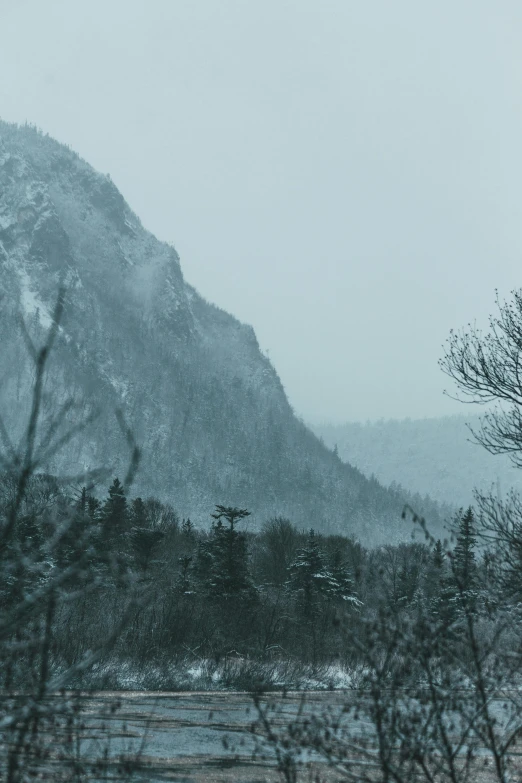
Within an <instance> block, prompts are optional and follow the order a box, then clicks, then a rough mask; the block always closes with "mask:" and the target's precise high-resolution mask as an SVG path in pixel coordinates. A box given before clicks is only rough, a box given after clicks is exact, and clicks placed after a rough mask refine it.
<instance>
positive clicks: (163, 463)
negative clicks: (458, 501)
mask: <svg viewBox="0 0 522 783" xmlns="http://www.w3.org/2000/svg"><path fill="white" fill-rule="evenodd" d="M60 284H63V285H65V287H66V304H65V312H64V318H63V322H62V329H61V332H60V339H59V341H58V346H57V349H56V352H55V354H54V356H53V365H52V368H51V371H50V372H49V376H48V390H49V393H50V396H49V406H51V407H52V405H56V404H57V403H59V402H63V400H64V399H66V398H67V396H69V395H72V396H74V397H75V399H77V400H78V401H80V402H81V406H82V410H83V411H84V412H85V411H90V410H99V411H100V414H99V417H98V419H97V421H96V423H95V424H94V425H93V427H91V428H90V430H89V431H88V432H86V433H84V434H83V435H82V436H81V438H79V439H78V440H77V441H76V442H75V443H74V444H71V445H69V446H68V447H67V449H66V451H65V452H64V453H63V454H62V455H61V456H60V457H59V458H57V459H55V461H54V464H52V465H51V466H50V468H51V469H53V470H55V471H63V470H67V472H70V471H71V469H77V468H82V467H85V466H88V467H92V466H94V465H97V464H100V463H104V464H105V463H108V464H110V466H111V471H112V473H120V474H121V473H122V472H123V469H124V467H123V466H124V462H125V443H124V438H123V436H122V433H121V432H120V430H119V428H118V426H117V423H116V421H115V417H114V410H115V409H116V408H119V409H121V410H122V411H123V413H124V415H125V418H126V420H127V422H128V423H129V425H130V426H131V428H132V430H133V432H134V433H135V437H136V439H137V441H138V442H139V443H140V445H141V446H142V448H143V460H142V465H141V469H140V472H139V474H138V478H137V483H136V487H135V491H136V492H139V493H141V494H144V495H149V494H153V495H156V496H158V497H160V498H162V499H165V500H169V501H170V502H172V503H173V504H174V506H175V507H176V508H177V509H178V510H179V512H180V513H181V514H183V515H187V514H189V515H191V516H192V517H193V518H195V519H196V521H200V522H202V521H205V522H206V520H207V519H208V514H209V512H210V511H211V510H212V508H213V505H214V504H215V503H224V504H237V505H241V506H246V507H248V508H250V509H251V511H252V512H253V520H254V524H259V523H261V522H262V521H263V519H264V518H266V517H267V516H270V515H273V514H284V515H287V516H289V517H290V518H291V519H293V520H294V521H295V522H296V523H297V524H298V525H299V526H303V527H307V528H309V527H312V526H313V527H315V528H317V529H325V530H326V529H329V530H334V531H340V532H346V533H351V534H353V535H356V536H364V537H365V538H366V540H371V541H380V540H385V539H386V540H391V539H393V538H397V537H403V535H405V534H407V533H408V532H409V530H405V527H404V523H403V522H401V521H400V510H401V508H402V503H403V501H404V496H403V495H402V494H400V493H399V494H398V493H393V492H389V491H387V490H385V489H383V488H382V487H381V486H380V485H379V484H378V483H377V482H375V481H374V482H370V481H368V480H367V479H365V478H364V477H363V475H362V474H361V473H360V472H359V471H358V470H356V469H354V468H352V467H351V466H350V465H345V464H343V463H342V462H341V461H340V460H339V459H338V458H337V457H336V456H335V455H334V454H332V452H331V451H330V450H329V449H327V448H326V447H325V446H324V445H323V444H321V443H320V442H319V440H318V439H317V438H316V437H315V436H314V435H313V434H312V433H311V432H310V430H308V429H307V428H306V427H305V426H304V424H302V422H300V421H299V420H298V419H296V417H295V416H294V414H293V412H292V410H291V407H290V405H289V403H288V401H287V398H286V395H285V393H284V389H283V387H282V384H281V382H280V380H279V377H278V375H277V373H276V371H275V369H274V368H273V367H272V365H271V364H270V362H269V360H268V359H267V357H266V356H264V355H263V354H262V353H261V352H260V350H259V347H258V344H257V340H256V337H255V334H254V331H253V329H252V328H251V327H250V326H247V325H245V324H242V323H240V322H239V321H237V320H236V319H235V318H233V317H232V316H231V315H229V314H228V313H225V312H223V311H222V310H220V309H219V308H217V307H214V306H213V305H211V304H209V303H208V302H206V301H205V300H204V299H203V298H202V297H201V296H200V295H199V294H198V292H197V291H195V290H194V288H192V287H191V286H190V285H188V284H187V283H186V282H185V280H184V278H183V274H182V271H181V267H180V260H179V257H178V255H177V253H176V251H175V249H174V248H173V247H171V246H170V245H168V244H165V243H162V242H159V241H158V240H157V239H156V238H155V237H154V236H153V235H152V234H150V233H149V232H148V231H147V230H146V229H145V228H144V227H143V226H142V225H141V222H140V220H139V218H138V217H137V216H136V215H135V214H134V213H133V212H132V210H131V209H130V207H129V206H128V205H127V203H126V202H125V200H124V198H123V196H122V195H121V194H120V193H119V191H118V189H117V188H116V186H115V185H114V183H113V182H112V181H111V180H110V179H109V178H108V177H106V176H104V175H101V174H99V173H97V172H96V171H94V170H93V169H92V168H91V167H90V166H89V165H88V164H87V163H86V162H85V161H83V160H81V159H80V158H79V157H78V155H76V154H75V153H74V152H72V151H71V150H69V149H68V148H66V147H64V146H63V145H60V144H58V143H57V142H55V141H54V140H53V139H51V138H49V137H47V136H44V135H42V134H41V133H38V132H37V131H36V130H34V129H32V128H30V127H16V126H13V125H7V124H5V123H0V295H1V294H3V299H2V310H1V312H0V339H1V340H2V345H3V346H4V361H3V370H4V372H3V380H4V382H3V385H1V386H0V402H1V404H2V410H3V411H4V416H5V418H6V419H7V421H8V425H9V426H10V428H11V430H12V431H13V432H15V431H16V429H17V427H19V424H20V421H21V412H22V411H23V405H24V400H26V393H27V390H28V389H29V388H30V382H31V375H30V367H29V364H28V361H27V356H26V352H25V349H24V345H23V341H22V339H21V336H20V331H19V329H18V328H17V326H16V325H15V324H16V322H15V318H16V314H17V312H18V311H20V310H21V311H22V312H23V313H24V316H25V319H26V321H27V323H28V326H29V328H30V329H31V330H32V333H33V334H35V335H38V332H39V331H40V334H39V337H40V338H41V337H42V335H43V330H44V329H45V327H47V326H48V324H49V321H50V314H51V313H52V309H53V306H54V302H55V299H56V293H57V290H58V287H59V285H60ZM428 506H429V504H428ZM430 513H431V514H432V516H433V517H434V518H436V516H437V511H436V509H435V507H430Z"/></svg>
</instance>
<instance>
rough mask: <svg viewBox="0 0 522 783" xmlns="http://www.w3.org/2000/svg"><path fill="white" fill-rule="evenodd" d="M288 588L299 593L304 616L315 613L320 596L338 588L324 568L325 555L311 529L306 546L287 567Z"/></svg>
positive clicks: (333, 591)
mask: <svg viewBox="0 0 522 783" xmlns="http://www.w3.org/2000/svg"><path fill="white" fill-rule="evenodd" d="M289 575H290V580H289V588H290V590H291V591H293V592H295V593H296V594H298V595H299V598H300V603H301V607H302V610H303V613H304V615H305V617H307V618H311V617H312V616H313V615H315V614H316V612H317V608H318V599H319V597H320V596H328V595H330V596H331V595H333V594H335V592H336V591H337V590H338V589H339V585H338V583H336V582H335V581H334V579H333V576H332V574H331V573H330V571H329V570H328V569H327V568H326V564H325V557H324V554H323V552H322V551H321V549H320V547H319V542H318V540H317V537H316V535H315V531H314V530H313V529H312V530H310V533H309V534H308V539H307V541H306V546H305V547H303V548H302V549H300V550H299V551H298V552H297V556H296V558H295V560H294V562H293V563H292V564H291V566H290V568H289Z"/></svg>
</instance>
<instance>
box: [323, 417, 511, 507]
mask: <svg viewBox="0 0 522 783" xmlns="http://www.w3.org/2000/svg"><path fill="white" fill-rule="evenodd" d="M476 410H477V409H476V408H474V409H473V411H474V412H473V414H472V415H470V414H467V415H466V414H462V415H461V416H444V417H440V418H430V419H403V420H394V419H388V420H385V419H382V420H380V421H376V422H371V423H370V422H367V423H366V424H362V423H358V422H349V423H346V424H340V425H337V424H318V425H314V426H312V429H313V430H314V432H315V433H316V434H317V435H319V436H320V437H321V438H322V439H323V440H324V442H325V444H326V445H327V446H329V447H331V448H334V447H335V446H337V449H338V452H339V456H340V457H341V459H343V460H345V461H346V462H349V463H350V464H352V465H354V466H356V467H357V468H359V470H361V471H362V473H364V475H365V476H372V475H374V476H375V477H376V478H377V479H378V480H379V481H380V482H382V483H383V484H385V485H386V486H388V485H390V484H392V483H395V485H397V484H401V485H402V486H404V487H408V489H409V490H411V491H413V492H420V493H421V494H425V493H427V494H429V495H430V496H431V497H432V498H435V499H437V500H438V501H440V502H444V503H452V504H455V505H457V506H467V505H468V504H469V503H472V502H473V490H474V489H479V490H480V491H482V492H489V491H491V490H492V491H493V492H494V493H495V494H497V493H500V494H505V493H506V492H507V491H509V489H510V488H514V489H517V490H518V491H522V470H520V469H517V468H515V467H514V466H513V465H512V463H511V461H510V459H509V457H508V456H506V455H492V454H490V453H489V452H488V451H486V450H485V449H484V448H483V447H482V446H480V445H478V444H476V443H475V442H473V436H472V434H471V432H470V430H469V428H468V426H467V424H469V425H471V427H472V429H474V430H475V431H477V430H478V429H479V426H480V416H479V414H477V413H475V411H476Z"/></svg>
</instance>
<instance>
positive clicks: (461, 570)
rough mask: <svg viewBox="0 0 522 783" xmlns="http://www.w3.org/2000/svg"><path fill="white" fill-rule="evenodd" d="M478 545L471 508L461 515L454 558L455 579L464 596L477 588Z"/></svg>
mask: <svg viewBox="0 0 522 783" xmlns="http://www.w3.org/2000/svg"><path fill="white" fill-rule="evenodd" d="M476 543H477V539H476V537H475V516H474V514H473V509H472V508H471V506H470V507H469V508H468V509H467V510H466V512H465V513H464V514H462V513H461V514H460V519H459V523H458V533H457V542H456V544H455V549H454V550H453V556H452V565H453V577H454V580H455V583H456V585H457V588H458V590H459V592H461V593H462V594H466V593H469V592H470V591H471V590H472V589H473V588H474V587H475V586H476V578H477V563H476V559H475V546H476Z"/></svg>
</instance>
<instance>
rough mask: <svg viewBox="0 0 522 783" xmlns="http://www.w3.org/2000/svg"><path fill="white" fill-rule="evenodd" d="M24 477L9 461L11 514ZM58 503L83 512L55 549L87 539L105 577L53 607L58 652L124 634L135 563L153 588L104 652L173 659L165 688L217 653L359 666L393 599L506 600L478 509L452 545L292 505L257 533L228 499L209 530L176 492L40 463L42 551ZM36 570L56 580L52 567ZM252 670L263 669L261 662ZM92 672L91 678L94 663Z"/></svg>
mask: <svg viewBox="0 0 522 783" xmlns="http://www.w3.org/2000/svg"><path fill="white" fill-rule="evenodd" d="M13 487H14V485H13V483H12V482H11V481H10V477H9V475H6V474H4V475H3V476H2V477H1V478H0V506H1V508H0V511H2V512H3V513H8V508H9V504H10V503H12V500H13V499H12V489H13ZM60 516H62V517H63V518H68V519H69V518H71V516H72V520H73V522H72V524H71V525H70V527H69V530H68V533H67V535H66V536H64V537H63V538H62V540H61V542H60V547H59V548H58V549H56V550H55V552H54V554H53V557H54V558H55V559H56V560H57V561H59V563H58V565H59V566H60V568H61V569H66V568H67V566H68V564H69V563H72V562H75V560H76V559H77V558H78V552H76V551H75V550H76V548H77V546H78V542H80V544H81V546H82V547H84V542H85V541H88V542H89V550H88V551H87V552H85V551H83V553H82V554H83V556H84V557H85V556H87V557H88V560H89V564H90V568H91V570H92V571H93V572H94V573H95V574H96V585H95V588H93V589H91V591H90V592H89V594H88V595H86V594H85V592H84V591H81V590H77V587H78V585H76V584H75V582H74V580H72V581H71V583H70V584H69V585H66V587H67V589H68V590H69V592H70V596H69V600H67V601H65V602H64V603H63V606H62V608H61V610H60V612H59V613H57V615H56V616H55V618H54V620H53V622H54V625H55V627H54V632H53V637H52V638H53V644H52V651H51V663H50V665H51V666H52V667H54V668H55V669H56V670H57V671H59V670H60V669H61V668H70V667H71V666H74V665H75V664H76V663H77V661H79V660H81V659H82V657H83V656H84V655H85V653H86V651H88V650H90V649H93V647H94V646H95V642H96V638H97V637H99V635H100V634H102V635H105V636H107V637H110V636H111V634H113V631H114V628H116V627H117V626H118V624H119V623H120V621H121V616H122V613H123V612H124V610H125V607H126V606H127V604H128V594H127V589H126V587H125V585H127V584H128V579H127V580H124V579H122V578H121V575H122V574H123V573H125V574H127V575H129V574H131V575H132V583H133V584H134V585H135V589H137V592H138V594H139V595H140V596H141V598H142V599H143V600H142V601H141V602H140V603H138V604H136V606H135V608H134V609H133V610H132V611H131V614H130V616H129V618H128V622H127V625H126V627H125V629H124V630H123V632H122V633H121V634H120V635H119V637H118V640H117V642H116V644H115V646H114V647H113V648H112V649H111V650H110V653H108V654H107V657H106V659H105V664H109V663H110V664H111V666H110V667H109V668H110V670H111V671H113V672H115V671H117V670H119V671H120V672H121V671H129V668H130V670H132V671H133V672H134V673H135V674H136V675H137V676H139V672H140V670H142V669H143V668H144V667H150V666H151V664H153V665H157V666H159V667H160V668H161V667H163V669H162V671H163V675H162V676H163V677H164V678H165V680H164V681H163V682H161V681H160V682H159V683H157V684H162V685H164V686H165V687H168V686H170V687H172V686H175V685H176V682H173V681H172V679H170V680H169V675H168V673H167V672H168V665H169V664H172V663H179V662H181V661H184V662H185V663H190V662H194V661H208V662H210V663H214V664H219V663H220V662H221V661H223V660H224V659H227V658H229V657H230V656H235V657H236V658H237V659H241V660H242V661H243V662H244V661H248V662H250V663H252V662H258V663H260V664H262V663H266V664H270V663H274V662H275V661H282V660H284V661H286V662H287V663H288V662H293V663H294V664H296V666H297V664H304V665H310V666H312V667H320V666H321V665H331V664H339V666H340V667H344V668H353V667H354V666H356V665H357V664H358V663H359V662H360V661H361V655H360V653H359V651H358V646H357V643H355V642H356V641H357V640H358V639H360V638H361V636H362V634H363V628H364V625H365V623H366V622H367V621H368V618H369V617H373V616H374V615H376V614H378V613H379V611H383V610H384V609H385V608H386V610H387V611H391V612H393V613H394V614H395V615H397V616H405V617H406V616H407V617H411V616H414V615H415V614H418V613H419V612H425V613H426V612H427V616H428V617H433V618H437V617H438V618H440V617H444V618H446V619H447V621H448V623H451V622H454V621H455V620H456V619H458V617H459V613H462V611H463V609H462V604H463V601H468V602H469V601H473V602H476V601H477V597H478V596H479V595H482V596H483V597H484V596H486V595H489V598H490V603H492V602H493V601H494V596H493V592H494V591H493V589H492V587H491V582H492V573H491V572H492V563H491V560H487V559H484V558H482V557H481V556H480V555H479V553H478V552H477V549H476V532H475V520H474V514H473V510H472V509H471V508H469V509H468V510H467V511H466V512H465V513H463V512H461V513H460V515H459V516H458V517H457V519H456V521H455V536H456V537H455V540H454V542H453V543H452V545H451V547H450V548H449V549H448V545H447V543H446V544H445V545H443V544H442V543H441V541H440V540H438V541H436V542H435V543H421V542H419V541H412V542H411V543H401V544H398V545H387V546H383V547H380V548H376V549H367V548H365V547H364V546H363V545H362V544H361V543H359V542H356V541H354V540H352V539H350V538H346V537H343V536H339V535H329V536H328V535H320V534H317V533H316V532H314V530H313V529H310V530H307V531H303V530H298V529H297V528H296V527H295V526H294V525H293V524H292V523H291V521H290V520H288V519H285V518H283V517H275V518H272V519H270V520H267V521H266V522H265V523H264V524H263V525H262V528H261V530H260V532H257V533H251V532H247V531H245V530H242V529H241V528H242V523H243V522H244V520H245V518H247V517H248V516H249V512H248V511H247V510H246V509H241V508H235V507H226V506H222V505H218V506H216V509H215V511H214V512H213V513H211V514H209V526H208V528H207V529H206V530H199V529H196V528H195V527H194V526H193V524H192V522H191V521H190V519H180V518H179V516H178V514H177V513H176V511H175V510H174V509H173V508H172V507H171V506H169V505H168V504H164V503H161V502H160V501H158V500H156V499H154V498H148V499H145V500H144V499H142V498H141V497H134V498H131V497H127V495H126V491H125V488H124V485H123V483H122V482H121V481H120V480H119V479H118V478H115V479H114V480H113V482H112V484H111V485H110V487H109V488H108V490H107V494H106V497H105V498H103V497H98V496H96V495H94V494H93V492H92V489H91V490H89V489H88V488H86V487H81V488H78V489H75V490H65V489H63V488H62V487H61V486H60V484H59V482H58V481H57V480H56V479H55V478H54V477H53V476H50V475H46V474H36V475H34V476H32V477H31V479H30V481H29V483H28V487H27V490H26V493H25V497H24V502H23V509H22V510H21V512H20V514H19V517H20V523H19V525H18V527H17V531H16V536H17V539H18V544H19V545H20V547H22V549H25V550H27V551H28V552H29V551H30V552H31V557H32V559H33V560H34V559H38V557H39V555H38V552H39V550H41V551H42V557H44V552H45V551H46V550H45V537H46V526H45V520H47V519H49V518H53V519H54V520H56V519H58V520H59V519H60ZM38 578H39V579H40V580H44V581H45V570H44V571H43V572H42V573H39V574H38ZM75 593H76V595H75ZM123 663H124V664H125V665H126V667H127V668H125V667H122V664H123ZM103 664H104V661H103V659H102V661H101V663H100V665H99V668H98V672H104V671H105V676H106V677H107V676H108V675H107V671H108V669H107V668H105V669H104V667H103ZM296 670H298V667H297V669H296ZM242 671H243V675H244V670H242ZM254 672H255V677H261V678H262V669H254ZM98 676H101V675H98ZM158 676H159V675H158ZM252 676H254V675H252ZM89 677H90V678H91V679H90V680H89V683H90V684H92V682H94V681H95V680H93V679H92V678H93V677H96V674H95V673H94V674H93V672H92V671H91V672H90V674H89ZM291 681H292V682H293V684H298V683H296V682H295V681H294V680H291ZM82 682H83V681H82V680H81V678H80V679H79V680H78V684H81V683H82ZM145 683H146V680H145ZM99 684H105V685H107V684H109V681H108V680H106V681H103V678H102V680H101V681H100V683H99ZM119 684H121V682H120V683H119ZM231 684H232V683H231ZM236 684H237V683H236ZM243 684H245V685H247V684H252V683H251V682H250V683H248V682H244V683H243Z"/></svg>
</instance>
